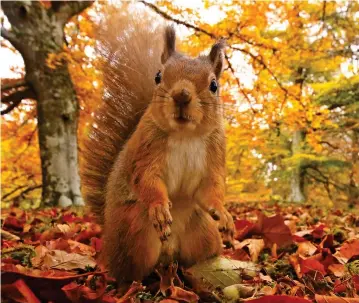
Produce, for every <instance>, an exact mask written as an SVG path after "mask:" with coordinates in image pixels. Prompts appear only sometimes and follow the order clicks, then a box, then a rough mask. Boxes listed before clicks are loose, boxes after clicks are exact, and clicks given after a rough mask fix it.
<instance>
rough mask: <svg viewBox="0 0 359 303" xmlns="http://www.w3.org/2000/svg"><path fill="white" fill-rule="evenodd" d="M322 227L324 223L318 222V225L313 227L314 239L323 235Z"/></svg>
mask: <svg viewBox="0 0 359 303" xmlns="http://www.w3.org/2000/svg"><path fill="white" fill-rule="evenodd" d="M324 228H325V225H324V224H320V225H319V226H317V227H315V228H314V230H313V231H312V236H313V238H314V239H321V238H323V236H324V233H325V231H324Z"/></svg>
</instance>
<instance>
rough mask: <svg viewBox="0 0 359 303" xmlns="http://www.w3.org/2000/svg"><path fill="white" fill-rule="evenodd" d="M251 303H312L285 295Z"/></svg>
mask: <svg viewBox="0 0 359 303" xmlns="http://www.w3.org/2000/svg"><path fill="white" fill-rule="evenodd" d="M248 302H250V303H273V302H275V303H311V301H309V300H307V299H304V298H299V297H292V296H285V295H273V296H264V297H261V298H258V299H254V300H250V301H248Z"/></svg>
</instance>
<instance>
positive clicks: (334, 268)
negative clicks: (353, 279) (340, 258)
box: [328, 264, 346, 278]
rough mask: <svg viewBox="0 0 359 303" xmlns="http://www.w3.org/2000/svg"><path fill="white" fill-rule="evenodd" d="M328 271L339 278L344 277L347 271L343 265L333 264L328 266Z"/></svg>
mask: <svg viewBox="0 0 359 303" xmlns="http://www.w3.org/2000/svg"><path fill="white" fill-rule="evenodd" d="M328 270H329V271H330V272H332V273H333V274H334V276H336V277H338V278H340V277H343V276H344V275H345V271H346V270H345V266H344V265H343V264H331V265H329V266H328Z"/></svg>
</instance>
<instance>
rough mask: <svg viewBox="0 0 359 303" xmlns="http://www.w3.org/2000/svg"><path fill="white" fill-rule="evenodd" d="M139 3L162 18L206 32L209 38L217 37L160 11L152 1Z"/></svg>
mask: <svg viewBox="0 0 359 303" xmlns="http://www.w3.org/2000/svg"><path fill="white" fill-rule="evenodd" d="M139 2H141V3H143V4H144V5H145V6H147V7H149V8H150V9H152V10H153V11H154V12H155V13H157V14H159V15H160V16H162V17H163V18H165V19H166V20H169V21H173V22H175V23H177V24H181V25H184V26H186V27H188V28H191V29H194V30H195V31H196V32H200V33H203V34H206V35H207V36H210V37H211V38H213V39H217V37H216V35H214V34H212V33H210V32H207V31H206V30H204V29H202V28H200V27H198V26H195V25H192V24H190V23H187V22H185V21H182V20H179V19H177V18H174V17H172V16H170V15H169V14H167V13H166V12H164V11H162V10H161V9H159V8H158V7H157V6H156V5H154V4H152V3H148V2H146V1H143V0H141V1H139Z"/></svg>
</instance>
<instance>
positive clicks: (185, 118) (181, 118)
mask: <svg viewBox="0 0 359 303" xmlns="http://www.w3.org/2000/svg"><path fill="white" fill-rule="evenodd" d="M172 117H173V119H174V120H175V121H176V122H177V123H178V124H186V123H189V122H191V121H193V118H192V117H191V116H189V115H186V114H183V113H181V114H179V115H176V114H173V115H172Z"/></svg>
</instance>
